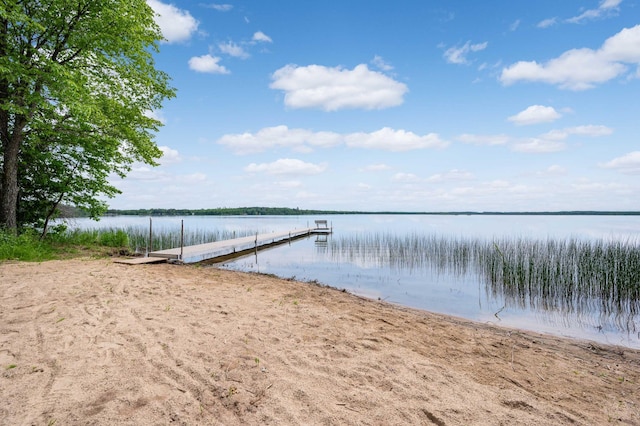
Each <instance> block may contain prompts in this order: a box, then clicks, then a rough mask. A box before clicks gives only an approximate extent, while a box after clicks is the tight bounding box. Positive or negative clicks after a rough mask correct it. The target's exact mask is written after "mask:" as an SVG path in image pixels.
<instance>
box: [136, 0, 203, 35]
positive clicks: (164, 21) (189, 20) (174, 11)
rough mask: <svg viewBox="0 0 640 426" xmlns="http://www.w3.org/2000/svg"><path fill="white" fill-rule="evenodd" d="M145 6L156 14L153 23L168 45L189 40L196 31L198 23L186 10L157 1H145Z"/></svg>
mask: <svg viewBox="0 0 640 426" xmlns="http://www.w3.org/2000/svg"><path fill="white" fill-rule="evenodd" d="M147 4H148V5H149V7H151V9H153V11H154V12H155V13H156V17H155V21H156V23H157V24H158V26H159V27H160V30H161V31H162V35H163V36H164V38H165V39H166V41H167V42H168V43H178V42H181V41H186V40H189V38H191V36H192V35H193V33H194V32H196V30H197V29H198V21H197V20H196V19H195V18H194V17H193V16H191V14H190V13H189V12H188V11H186V10H182V9H178V8H177V7H176V6H174V5H172V4H165V3H162V2H161V1H159V0H147Z"/></svg>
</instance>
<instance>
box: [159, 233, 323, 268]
mask: <svg viewBox="0 0 640 426" xmlns="http://www.w3.org/2000/svg"><path fill="white" fill-rule="evenodd" d="M315 231H317V229H316V228H302V229H297V230H293V231H281V232H272V233H267V234H257V235H251V236H248V237H240V238H234V239H231V240H223V241H214V242H212V243H205V244H197V245H193V246H185V247H183V248H182V261H183V262H184V263H195V262H201V261H204V260H210V259H213V258H216V257H221V256H226V255H229V254H233V253H236V252H240V251H244V250H250V249H253V248H260V247H262V246H266V245H270V244H274V243H278V242H282V241H286V240H288V239H293V238H298V237H300V236H303V235H311V234H312V233H314V232H315ZM180 254H181V249H180V247H177V248H172V249H167V250H158V251H153V252H151V253H149V257H153V258H164V259H180Z"/></svg>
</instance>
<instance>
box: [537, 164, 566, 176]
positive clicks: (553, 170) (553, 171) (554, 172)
mask: <svg viewBox="0 0 640 426" xmlns="http://www.w3.org/2000/svg"><path fill="white" fill-rule="evenodd" d="M565 174H567V169H565V168H564V167H562V166H559V165H557V164H553V165H551V166H549V167H547V168H546V169H545V170H544V171H543V172H542V173H540V175H544V176H562V175H565Z"/></svg>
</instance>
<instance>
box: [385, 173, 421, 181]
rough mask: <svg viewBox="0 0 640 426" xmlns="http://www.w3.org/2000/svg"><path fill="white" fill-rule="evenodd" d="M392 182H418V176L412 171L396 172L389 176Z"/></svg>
mask: <svg viewBox="0 0 640 426" xmlns="http://www.w3.org/2000/svg"><path fill="white" fill-rule="evenodd" d="M391 179H392V180H393V181H394V182H419V181H420V178H419V177H418V176H416V175H414V174H413V173H396V174H395V175H393V177H392V178H391Z"/></svg>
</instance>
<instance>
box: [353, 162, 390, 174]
mask: <svg viewBox="0 0 640 426" xmlns="http://www.w3.org/2000/svg"><path fill="white" fill-rule="evenodd" d="M390 169H391V167H389V166H388V165H386V164H382V163H378V164H370V165H368V166H366V167H364V168H362V169H360V171H362V172H382V171H385V170H390Z"/></svg>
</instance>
